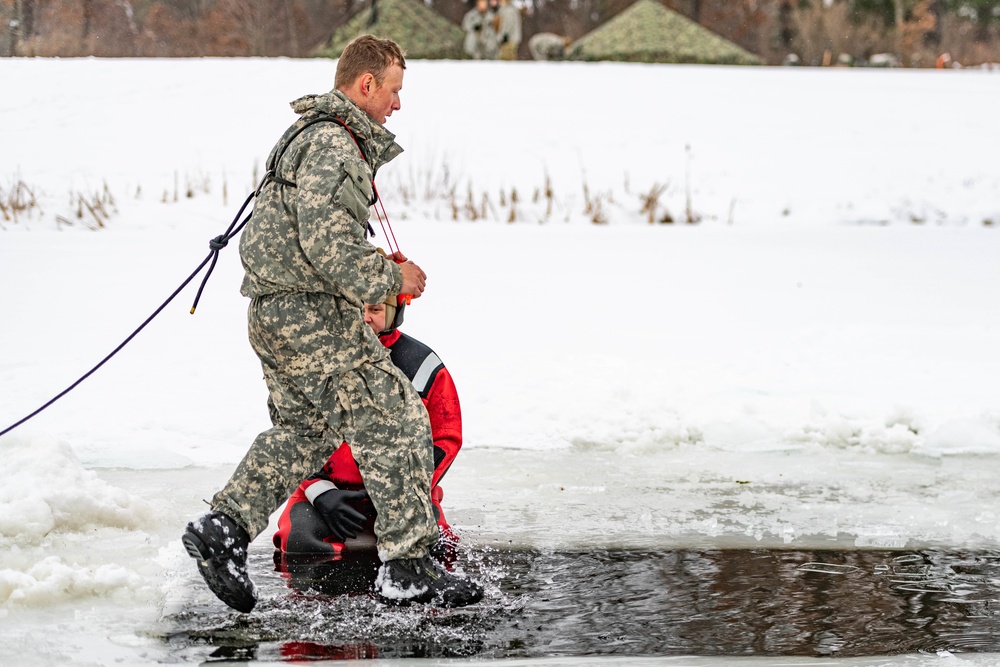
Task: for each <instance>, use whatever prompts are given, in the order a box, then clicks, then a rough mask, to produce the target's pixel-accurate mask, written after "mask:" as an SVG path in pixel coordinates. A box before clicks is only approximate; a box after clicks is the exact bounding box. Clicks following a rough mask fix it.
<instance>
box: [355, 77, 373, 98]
mask: <svg viewBox="0 0 1000 667" xmlns="http://www.w3.org/2000/svg"><path fill="white" fill-rule="evenodd" d="M358 85H359V87H360V92H361V94H362V95H365V96H367V95H369V94H370V93H371V92H372V86H374V85H375V77H374V76H372V74H371V72H365V73H364V74H362V75H361V80H360V81H359V82H358Z"/></svg>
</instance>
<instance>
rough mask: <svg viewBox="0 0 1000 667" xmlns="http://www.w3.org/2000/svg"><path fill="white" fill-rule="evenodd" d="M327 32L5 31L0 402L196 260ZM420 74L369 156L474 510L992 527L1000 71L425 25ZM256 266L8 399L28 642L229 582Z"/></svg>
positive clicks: (255, 406) (101, 334)
mask: <svg viewBox="0 0 1000 667" xmlns="http://www.w3.org/2000/svg"><path fill="white" fill-rule="evenodd" d="M334 67H335V64H334V62H332V61H327V60H288V59H269V60H268V59H231V60H211V59H209V60H184V59H178V60H97V59H75V60H41V59H0V76H2V80H3V82H4V87H3V88H4V93H3V95H2V96H0V151H2V162H0V195H2V197H0V202H5V203H8V204H9V203H10V202H11V200H12V199H14V198H15V191H16V190H17V188H18V184H19V183H23V184H24V185H25V186H27V187H28V188H30V189H31V191H32V193H33V195H34V197H35V200H36V202H37V206H35V207H33V208H31V209H29V210H26V211H22V212H21V213H20V214H19V215H18V217H17V219H13V218H12V217H10V218H8V217H4V216H3V215H2V213H0V227H2V228H0V285H2V288H0V428H6V427H7V426H8V425H10V424H13V423H14V422H15V421H17V420H19V419H20V418H22V417H24V416H25V415H27V414H28V413H30V412H32V411H33V410H35V409H36V408H38V407H39V406H40V405H42V404H43V403H45V402H46V401H47V400H49V399H50V398H52V397H53V396H54V395H56V394H57V393H58V392H60V391H61V390H62V389H64V388H65V387H67V386H68V385H69V384H71V383H72V382H73V381H75V380H76V379H77V378H79V377H80V376H81V375H83V374H84V373H85V372H86V371H87V370H89V369H90V368H91V367H92V366H93V365H94V364H96V363H97V362H98V361H100V360H101V359H102V358H103V357H104V356H105V355H106V354H108V353H109V352H111V350H112V349H114V348H115V347H116V346H117V345H118V344H119V343H120V342H122V341H123V340H124V339H125V337H126V336H128V335H129V334H130V333H131V332H132V331H133V330H134V328H135V327H136V326H138V325H139V324H140V323H141V322H142V321H143V320H144V319H145V318H146V317H147V316H148V315H150V314H151V313H152V312H153V311H154V310H155V309H156V307H157V306H159V305H160V304H161V303H162V302H163V301H164V299H166V298H167V297H168V296H169V295H170V294H171V293H172V292H173V290H174V289H175V288H176V287H177V286H178V285H179V284H180V283H181V281H182V280H183V279H185V278H186V277H187V276H188V275H189V274H190V273H191V272H192V271H193V270H194V268H195V267H196V266H197V265H198V263H199V262H201V260H202V259H204V258H205V257H206V255H207V253H208V241H209V239H210V238H212V237H214V236H216V235H218V234H221V233H222V232H223V231H224V230H225V228H226V226H227V225H228V224H229V222H230V220H231V219H232V216H233V215H234V214H235V211H236V209H237V208H238V206H239V203H240V202H241V201H242V200H243V198H244V197H245V196H246V194H247V193H248V192H249V191H250V190H252V188H253V185H254V181H255V180H256V178H258V177H259V175H260V173H261V172H262V164H263V161H264V158H265V157H266V155H267V152H268V151H269V149H270V148H271V146H272V145H273V143H274V141H275V140H276V139H277V137H278V136H279V135H280V133H281V132H282V131H283V129H284V128H285V127H286V126H287V125H288V124H289V123H290V122H291V121H292V120H293V118H294V116H293V114H292V112H291V111H290V110H289V108H288V106H287V103H288V102H289V101H291V100H292V99H294V98H296V97H298V96H300V95H302V94H306V93H320V92H326V91H327V90H329V88H330V87H331V85H332V80H333V73H334ZM402 104H403V106H402V109H401V110H400V111H399V112H397V113H395V114H393V116H392V117H391V118H390V119H389V121H388V123H387V127H388V128H389V129H390V130H392V131H393V132H395V133H396V134H397V137H398V141H399V142H400V143H401V144H402V145H403V147H404V148H405V149H406V151H405V152H404V153H403V154H402V155H401V156H400V157H399V158H398V159H397V160H396V161H394V162H392V163H390V164H389V165H387V166H386V167H384V168H383V169H382V170H381V171H380V173H379V175H378V180H377V182H378V184H379V186H380V190H381V193H382V196H383V199H384V203H385V207H386V210H387V212H388V215H389V218H390V220H391V222H392V226H393V229H394V231H395V236H396V238H397V240H398V242H399V245H400V246H401V249H402V250H403V252H404V253H406V254H407V255H409V256H410V257H411V258H412V259H414V260H415V261H416V262H417V263H418V264H420V265H421V266H422V267H423V268H424V269H425V270H426V272H427V274H428V276H429V278H428V289H427V292H426V294H425V295H424V296H423V297H422V298H420V299H419V300H417V301H415V302H414V303H413V305H412V306H411V307H410V308H409V309H408V311H407V318H406V324H405V325H404V329H405V330H406V331H407V332H409V333H410V334H411V335H413V336H415V337H417V338H419V339H421V340H423V341H424V342H426V343H428V344H429V345H431V346H432V347H433V348H434V349H435V350H436V351H437V352H438V354H439V355H440V356H441V357H442V358H443V359H444V361H445V363H446V364H447V365H448V367H449V369H450V370H451V372H452V374H453V376H454V377H455V380H456V383H457V385H458V388H459V392H460V394H461V398H462V402H463V403H462V406H463V415H464V423H465V446H464V449H463V451H462V454H461V455H460V456H459V458H458V460H457V462H456V464H455V466H454V467H453V469H452V470H451V472H450V473H449V476H448V478H447V480H446V483H445V484H444V487H445V491H446V497H445V507H446V509H447V510H448V516H449V519H450V520H451V521H452V523H453V524H454V525H455V526H456V527H457V528H459V529H460V530H461V531H462V533H463V536H464V539H465V541H466V543H467V544H473V545H485V546H506V545H513V546H524V547H530V548H534V549H543V550H544V549H568V548H576V547H584V548H585V547H589V546H593V547H601V548H613V547H623V548H625V547H632V548H654V549H669V548H693V547H699V548H720V547H780V548H799V549H811V548H892V549H900V550H915V549H928V548H935V549H937V548H940V549H982V550H997V549H1000V507H998V504H1000V482H998V474H997V472H998V464H1000V345H998V344H997V341H998V336H1000V307H998V304H1000V229H998V227H1000V171H998V168H997V167H998V164H1000V163H998V156H1000V131H998V130H1000V123H998V114H997V109H1000V74H998V73H996V72H984V71H904V70H885V71H883V70H851V69H827V70H818V69H805V68H803V69H791V68H726V67H695V66H690V67H687V66H655V65H625V64H576V63H498V62H489V63H482V62H480V63H473V62H421V61H413V62H410V63H408V67H407V73H406V78H405V85H404V89H403V91H402ZM188 190H190V194H191V196H188ZM22 192H23V191H22ZM547 192H548V193H549V194H547ZM657 192H659V198H657V197H656V196H655V195H656V193H657ZM175 193H176V196H175ZM647 195H651V196H648V197H647V198H648V199H652V200H656V202H657V205H656V207H655V208H654V210H653V213H652V217H653V219H654V221H655V222H653V223H650V222H649V215H650V214H649V213H648V212H643V210H642V209H643V197H644V196H647ZM25 196H26V195H25ZM81 200H83V201H84V202H85V203H84V204H81V203H80V202H81ZM88 204H89V207H88ZM102 206H103V209H102V208H101V207H102ZM91 209H93V211H92V210H91ZM102 211H103V212H102ZM667 214H669V216H670V217H671V218H673V219H674V220H675V222H674V223H673V224H666V223H661V222H659V221H660V220H662V219H663V218H664V217H666V216H667ZM473 218H474V219H473ZM511 218H513V219H514V221H513V222H510V219H511ZM595 218H596V219H597V220H599V221H600V224H597V223H595V222H594V220H595ZM689 218H690V219H694V218H697V219H699V220H700V222H698V223H697V224H687V223H686V220H687V219H689ZM98 221H100V223H101V224H103V227H100V228H98ZM376 228H377V229H378V225H377V224H376ZM375 242H376V243H378V244H380V245H385V241H384V239H383V237H382V235H381V231H380V233H379V237H378V238H377V239H376V240H375ZM240 278H241V268H240V265H239V258H238V256H237V251H236V249H235V247H230V248H227V249H225V250H223V251H222V253H221V257H220V260H219V265H218V267H217V269H216V271H215V274H214V276H213V277H212V279H211V281H210V282H209V284H208V287H207V289H206V291H205V295H204V297H203V298H202V301H201V303H200V305H199V307H198V311H197V313H196V314H195V315H193V316H192V315H190V314H189V313H188V310H189V308H190V305H191V300H192V299H193V296H194V290H195V287H196V286H195V285H191V286H189V287H188V288H187V289H186V290H185V291H184V292H182V293H181V295H180V296H179V297H178V298H177V299H176V300H175V301H174V302H173V303H172V304H171V305H169V306H168V307H167V308H166V309H164V311H163V312H162V313H161V314H160V315H159V316H158V317H157V318H156V319H155V320H154V321H153V322H152V323H151V324H150V325H149V326H148V328H147V329H146V330H144V331H143V332H142V333H140V334H139V335H138V336H137V337H136V338H135V339H134V340H133V341H132V342H131V343H129V344H128V345H127V346H126V347H125V348H124V349H123V350H122V351H121V352H120V353H119V354H118V355H117V356H116V357H115V358H113V359H112V360H111V361H110V362H108V363H107V365H106V366H104V367H103V368H101V369H100V370H99V371H97V372H96V373H95V374H94V375H93V376H92V377H91V378H89V379H88V380H86V381H85V382H83V383H82V384H81V385H80V386H79V387H78V388H77V389H75V390H74V391H72V392H70V393H69V394H68V395H66V396H65V397H64V398H62V399H61V400H60V401H58V402H56V403H55V404H54V405H53V406H51V407H50V408H48V409H47V410H45V411H43V412H42V413H40V414H39V415H38V416H36V417H34V418H33V419H31V420H29V421H28V422H26V423H25V424H23V425H22V426H20V427H19V428H17V429H15V430H13V431H11V432H10V433H8V434H7V435H4V436H2V437H0V663H3V664H7V665H20V664H63V665H116V664H150V663H155V662H161V661H171V660H175V659H177V657H176V656H173V657H171V654H170V650H169V647H168V646H167V645H165V644H164V642H163V641H162V640H161V639H160V636H161V635H158V633H162V632H163V630H162V627H161V626H160V623H161V620H162V619H163V618H164V616H165V615H167V614H170V613H175V612H176V611H177V610H178V609H183V608H184V607H185V605H189V604H192V601H194V602H197V603H198V604H203V605H213V604H215V605H219V606H221V603H218V602H217V601H214V599H213V598H212V597H211V594H210V593H208V592H207V590H206V589H205V588H204V587H203V585H202V583H201V581H200V579H199V578H198V576H197V574H196V572H195V569H194V564H193V563H192V562H191V559H190V558H188V557H187V556H186V555H185V554H184V552H183V549H182V547H181V545H180V540H179V537H180V534H181V531H182V530H183V527H184V524H185V523H186V522H187V521H188V520H190V519H191V518H193V517H195V516H197V515H199V514H200V513H202V512H203V511H204V508H205V505H204V504H203V503H202V499H204V498H209V497H210V496H211V495H212V493H214V492H215V491H216V490H217V489H218V487H219V486H220V485H221V484H222V483H223V482H224V481H225V479H226V478H227V477H228V475H229V473H230V472H231V471H232V469H233V468H234V466H235V464H236V463H237V462H238V461H239V459H240V458H241V457H242V455H243V453H244V452H245V450H246V448H247V447H248V446H249V444H250V442H251V440H252V439H253V437H254V436H255V435H256V433H258V432H259V431H261V430H263V429H264V428H266V427H267V426H268V419H267V411H266V406H265V399H266V392H265V388H264V384H263V382H262V381H261V380H260V370H259V367H258V365H257V361H256V358H255V357H254V355H253V353H252V351H251V350H250V348H249V345H248V343H247V342H246V335H245V323H244V313H245V308H246V301H245V299H243V298H242V297H241V296H240V295H239V292H238V290H239V281H240ZM261 541H264V542H266V540H265V539H264V538H261ZM994 602H995V601H994ZM994 613H995V612H994ZM998 622H1000V619H998ZM582 660H583V659H580V658H573V659H569V658H552V659H536V660H514V661H510V662H508V663H506V664H512V665H517V664H530V665H533V666H537V665H570V664H580V662H581V661H582ZM458 662H462V661H458ZM466 662H470V661H466ZM418 663H419V664H437V662H435V661H417V660H412V661H410V660H401V661H396V660H394V661H389V662H388V663H387V664H400V665H410V664H418ZM442 663H443V661H442ZM447 664H455V661H451V662H447ZM588 664H595V665H596V664H602V665H603V664H612V665H628V666H630V667H631V666H637V665H652V664H664V665H672V666H681V665H692V666H695V665H697V666H702V665H705V666H711V667H717V666H719V665H730V664H738V665H763V664H769V665H827V664H834V665H864V666H869V665H870V666H875V665H896V666H904V665H905V666H907V667H910V666H913V667H916V666H920V667H923V666H925V665H993V664H1000V655H995V654H975V653H961V654H959V653H947V652H942V653H940V654H930V655H924V654H911V655H903V656H894V657H870V658H844V659H828V658H824V659H808V658H740V659H737V658H719V657H668V656H664V657H661V658H632V657H621V658H612V659H609V658H607V657H602V658H600V659H591V660H590V661H589V663H588Z"/></svg>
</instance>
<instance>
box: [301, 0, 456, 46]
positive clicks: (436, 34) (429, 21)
mask: <svg viewBox="0 0 1000 667" xmlns="http://www.w3.org/2000/svg"><path fill="white" fill-rule="evenodd" d="M374 6H375V9H374V12H373V10H372V8H371V6H368V7H365V9H363V10H362V11H360V12H359V13H358V14H356V15H355V16H354V17H352V18H351V19H350V20H349V21H347V23H345V24H344V25H342V26H340V27H338V28H337V29H336V31H334V33H333V37H331V39H330V42H329V44H327V46H325V47H323V48H321V49H319V50H317V51H316V55H318V56H328V57H330V58H338V57H340V54H341V52H342V51H343V50H344V47H345V46H347V43H348V42H350V41H351V40H352V39H354V38H355V37H357V36H358V35H363V34H366V33H367V34H371V35H375V36H376V37H382V38H388V39H391V40H393V41H394V42H396V43H397V44H399V45H400V46H401V47H403V51H404V52H405V53H406V57H407V59H411V58H412V59H461V58H466V57H467V56H466V55H465V53H464V52H463V51H462V40H463V38H464V36H465V35H464V33H463V32H462V29H461V28H460V27H458V26H457V25H455V24H454V23H452V22H451V21H449V20H448V19H446V18H445V17H444V16H442V15H441V14H438V13H437V12H436V11H434V10H433V9H431V8H430V7H428V6H427V5H425V4H424V3H422V2H418V1H417V0H376V2H375V3H374ZM372 19H374V22H373V20H372Z"/></svg>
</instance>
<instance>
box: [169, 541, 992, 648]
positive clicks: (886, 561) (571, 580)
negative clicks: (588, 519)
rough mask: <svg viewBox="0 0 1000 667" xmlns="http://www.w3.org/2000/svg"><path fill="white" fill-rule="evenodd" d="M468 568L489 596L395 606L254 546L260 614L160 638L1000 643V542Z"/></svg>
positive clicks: (514, 553) (538, 643)
mask: <svg viewBox="0 0 1000 667" xmlns="http://www.w3.org/2000/svg"><path fill="white" fill-rule="evenodd" d="M459 566H460V567H461V568H462V569H463V570H464V571H466V572H467V573H470V574H472V575H473V576H476V577H478V578H480V579H481V580H482V581H483V582H484V583H485V584H486V588H487V596H486V599H485V600H484V601H483V602H482V603H481V604H479V605H475V606H472V607H467V608H464V609H455V610H447V609H436V608H432V607H426V606H420V605H418V606H413V607H409V608H397V607H387V606H385V605H383V604H381V603H379V602H377V601H376V600H375V599H374V598H373V597H372V596H371V595H370V594H368V593H367V590H368V584H369V583H370V581H371V579H373V578H374V567H373V566H371V565H370V564H369V565H368V567H367V570H366V565H365V563H364V562H361V563H358V562H350V563H343V562H341V563H316V564H300V565H299V566H298V567H297V568H294V567H293V568H292V569H293V570H294V573H293V574H292V575H287V574H283V573H281V572H276V571H275V570H276V569H279V568H276V567H275V566H274V564H273V563H272V560H271V554H270V553H269V551H267V550H265V549H256V550H254V553H253V555H252V563H251V571H252V573H253V575H254V577H255V579H256V581H257V583H258V585H259V586H260V592H261V602H260V603H259V605H258V607H257V609H256V610H255V611H254V612H253V613H252V614H249V615H242V614H238V613H235V612H231V611H230V610H228V609H225V608H224V607H222V606H221V605H220V604H214V603H209V604H204V605H197V606H191V607H189V608H187V609H185V610H183V611H181V612H179V613H177V614H174V615H172V616H169V617H167V618H165V619H164V622H163V624H162V627H163V632H164V634H163V636H162V639H163V641H164V642H165V643H166V644H167V645H168V647H169V650H168V653H169V656H170V660H181V661H185V662H187V661H195V660H199V661H210V660H257V661H263V662H268V661H279V660H289V659H338V660H339V659H370V658H396V659H407V658H409V659H412V658H480V659H497V658H543V657H545V658H557V657H567V658H568V657H574V656H576V657H584V656H590V657H594V656H616V657H617V658H623V657H635V658H640V657H644V656H645V657H650V656H659V657H669V656H692V655H695V656H705V657H711V656H732V657H736V656H742V657H750V656H804V657H853V656H879V655H886V656H888V655H898V654H918V653H927V654H932V655H934V654H938V655H946V654H944V653H943V652H945V651H948V652H951V653H954V654H968V653H976V652H997V651H1000V637H998V636H997V634H996V632H995V629H996V624H997V621H998V617H1000V616H998V607H1000V552H997V551H990V552H943V551H919V552H900V551H802V550H767V549H756V550H743V549H733V550H688V549H682V550H663V551H655V550H608V549H593V550H589V551H538V550H507V551H502V550H492V549H488V550H478V551H471V552H470V551H466V552H464V553H462V554H460V557H459ZM284 569H286V570H287V569H288V568H287V566H285V568H284ZM348 580H350V581H351V582H352V583H350V584H348V585H347V586H346V588H347V589H350V588H352V587H353V588H354V592H352V593H345V592H344V591H345V587H344V582H345V581H348Z"/></svg>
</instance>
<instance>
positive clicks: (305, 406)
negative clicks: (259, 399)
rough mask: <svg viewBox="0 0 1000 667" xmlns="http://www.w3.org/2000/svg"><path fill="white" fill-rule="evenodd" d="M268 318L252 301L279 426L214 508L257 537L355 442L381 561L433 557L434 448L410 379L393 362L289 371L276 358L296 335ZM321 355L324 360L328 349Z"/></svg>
mask: <svg viewBox="0 0 1000 667" xmlns="http://www.w3.org/2000/svg"><path fill="white" fill-rule="evenodd" d="M262 320H263V318H260V317H255V314H254V306H253V305H252V306H251V315H250V339H251V343H252V344H253V347H254V350H255V351H256V352H257V355H258V356H259V357H260V360H261V365H262V367H263V369H264V379H265V381H266V382H267V385H268V390H269V392H270V397H269V399H268V407H269V408H270V412H271V421H272V423H273V427H272V428H270V429H268V430H267V431H264V432H263V433H261V434H260V435H258V436H257V438H256V439H255V440H254V442H253V444H252V445H251V447H250V450H249V451H248V452H247V454H246V456H245V457H244V458H243V461H241V462H240V464H239V465H238V466H237V468H236V471H235V472H234V473H233V475H232V477H231V478H230V480H229V482H228V483H227V484H226V486H225V487H224V488H223V489H222V490H221V491H219V492H218V493H217V494H216V495H215V496H214V497H213V498H212V507H213V509H216V510H219V511H222V512H225V513H226V514H228V515H229V516H231V517H232V518H233V519H234V520H235V521H236V522H237V523H239V524H240V525H241V526H243V527H244V528H245V529H246V530H247V532H248V533H249V534H250V536H251V539H252V538H254V537H256V536H257V535H259V534H260V533H261V532H263V531H264V529H265V528H266V527H267V524H268V520H269V518H270V515H271V513H272V512H274V510H275V509H277V508H278V507H279V506H280V505H281V503H283V502H284V501H285V499H286V498H288V496H289V495H291V493H292V491H294V490H295V488H296V486H298V484H299V482H301V481H302V480H303V479H305V478H306V477H308V476H309V475H311V474H313V473H315V472H316V471H317V470H319V469H320V468H321V467H322V466H323V464H324V463H326V460H327V458H329V456H330V454H331V453H333V451H334V450H335V449H336V448H337V447H338V446H339V445H340V443H341V442H344V441H347V442H350V443H351V450H352V452H353V453H354V457H355V459H356V460H357V462H358V468H359V469H360V470H361V476H362V478H363V479H364V481H365V488H366V489H367V491H368V494H369V495H370V496H371V500H372V504H373V506H374V507H375V510H376V511H377V512H378V518H377V519H376V521H375V534H376V536H377V538H378V551H379V557H380V558H381V559H382V560H391V559H394V558H412V557H417V556H422V555H424V554H426V553H427V550H428V548H429V547H430V546H431V545H432V544H434V542H435V541H436V540H437V537H438V528H437V522H436V520H435V517H434V510H433V506H432V504H431V476H432V474H433V468H434V456H433V442H432V440H431V431H430V422H429V420H428V417H427V411H426V409H425V408H424V405H423V403H422V402H421V400H420V396H419V395H418V394H417V392H416V390H415V389H414V388H413V385H412V383H411V382H410V381H409V380H408V379H407V378H406V376H405V375H403V373H402V372H401V371H400V370H399V369H398V368H396V366H395V365H393V363H392V361H390V360H389V358H388V356H386V357H384V358H381V359H375V360H372V361H367V362H364V363H362V364H361V365H360V366H357V367H356V368H352V369H350V370H347V371H344V372H341V373H330V372H329V371H328V370H327V371H323V370H319V369H320V368H321V366H317V367H316V369H317V370H316V372H312V373H308V372H303V371H302V370H301V368H299V369H297V370H296V371H295V372H293V373H289V372H287V370H285V369H283V365H282V362H283V361H285V360H284V359H282V358H281V354H280V353H275V350H276V349H279V350H280V348H281V344H280V343H281V341H280V340H276V339H277V338H280V336H281V335H283V334H285V335H287V333H288V332H287V331H285V332H281V331H279V330H273V329H272V328H271V327H269V326H268V325H267V322H266V321H262ZM275 329H280V327H276V328H275ZM328 335H329V336H333V335H334V333H332V332H331V333H329V334H328ZM314 338H315V344H316V345H317V346H324V345H325V346H329V345H331V344H333V343H332V342H331V341H329V340H325V338H324V337H323V336H314ZM338 342H339V343H340V344H341V345H342V344H343V341H342V340H341V341H338ZM300 348H301V346H300ZM319 349H320V351H319V352H318V354H319V356H323V354H324V352H323V351H322V349H326V348H319Z"/></svg>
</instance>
